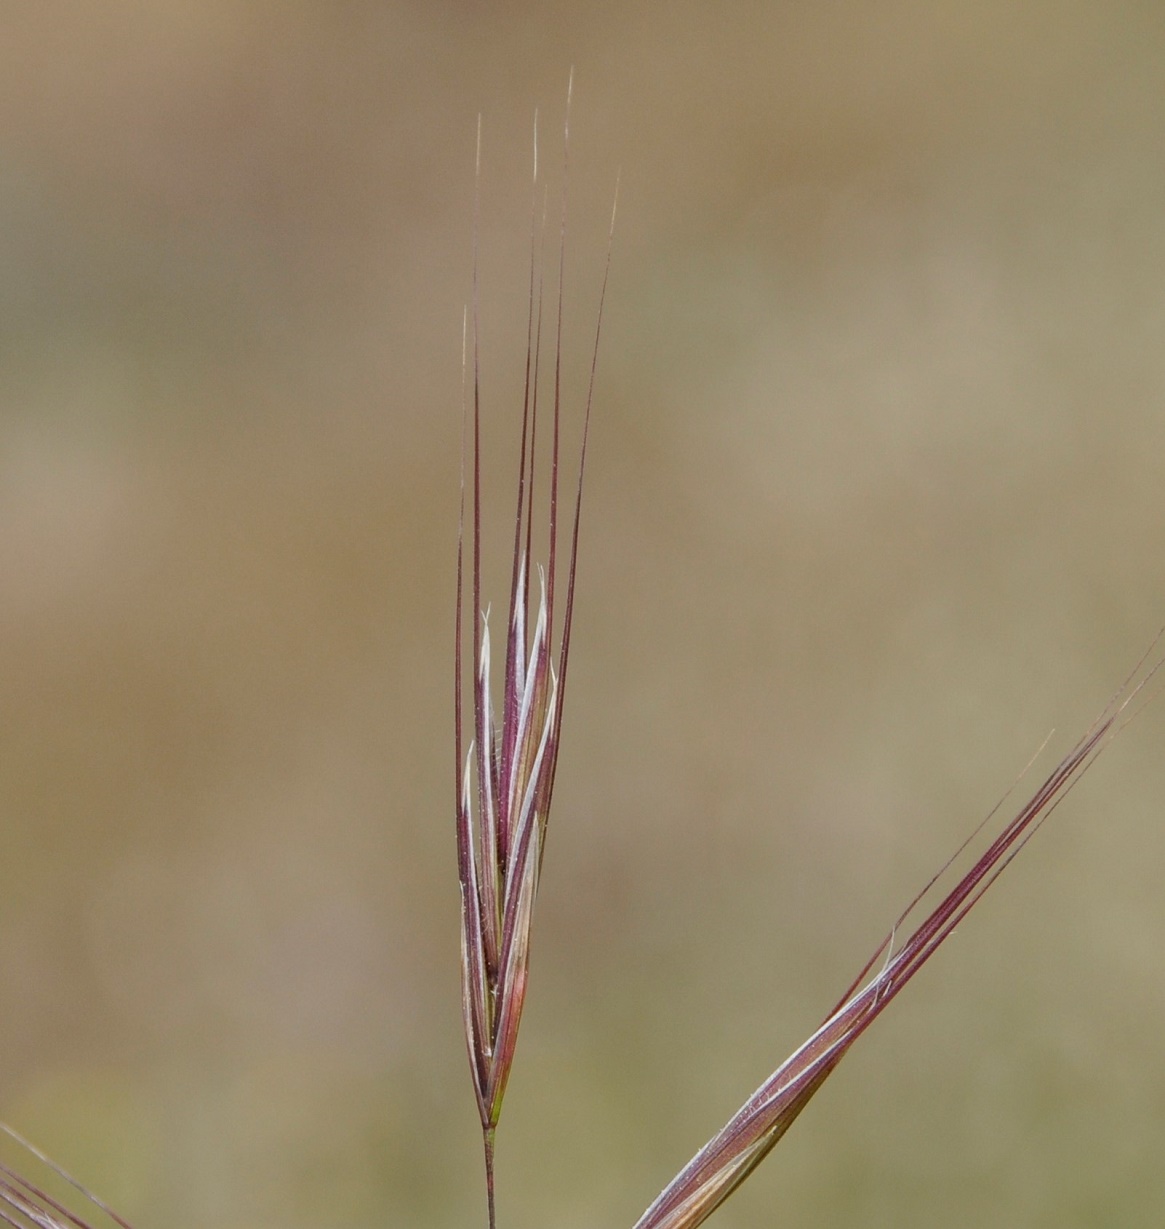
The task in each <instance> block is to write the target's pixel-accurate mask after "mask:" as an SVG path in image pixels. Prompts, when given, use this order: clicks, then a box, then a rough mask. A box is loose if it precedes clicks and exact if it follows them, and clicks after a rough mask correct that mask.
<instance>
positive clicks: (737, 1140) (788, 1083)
mask: <svg viewBox="0 0 1165 1229" xmlns="http://www.w3.org/2000/svg"><path fill="white" fill-rule="evenodd" d="M1163 635H1165V629H1162V631H1160V632H1158V634H1157V636H1156V637H1155V639H1154V641H1153V643H1152V645H1151V646H1150V648H1149V650H1148V651H1147V652H1146V654H1145V655H1144V656H1143V657H1142V659H1141V661H1140V662H1138V664H1137V666H1136V668H1135V669H1134V671H1133V672H1132V673H1131V674H1130V675H1129V677H1128V678H1127V679H1126V680H1125V683H1124V685H1123V686H1122V687H1121V688H1120V689H1119V690H1118V691H1117V692H1116V693H1115V694H1114V695H1113V697H1112V698H1111V700H1110V701H1109V703H1108V704H1107V705H1106V706H1105V708H1104V710H1103V711H1102V712H1101V714H1100V715H1099V716H1098V717H1097V719H1096V720H1095V721H1094V722H1093V724H1092V725H1091V726H1090V727H1089V729H1088V730H1087V731H1086V732H1085V734H1084V735H1083V736H1082V737H1081V738H1080V740H1079V741H1078V742H1077V743H1076V745H1075V746H1074V747H1073V748H1072V749H1071V750H1070V751H1069V752H1068V754H1067V755H1065V756H1064V758H1063V759H1062V760H1061V761H1060V762H1059V763H1058V764H1057V765H1056V767H1055V768H1054V769H1053V770H1052V772H1051V773H1050V774H1049V775H1048V776H1047V778H1046V779H1045V780H1044V781H1043V782H1042V783H1041V784H1040V786H1039V787H1038V788H1037V789H1036V790H1035V792H1034V793H1033V794H1032V796H1031V797H1030V798H1029V799H1028V800H1027V802H1026V803H1025V804H1024V805H1023V806H1022V807H1021V808H1020V809H1019V811H1018V812H1017V813H1016V814H1015V816H1014V817H1013V818H1012V819H1011V820H1010V821H1009V822H1008V823H1006V824H1005V825H1004V826H1003V827H1002V829H1001V830H1000V831H999V833H998V834H997V835H996V836H995V837H994V839H993V840H992V841H991V842H990V843H989V845H988V846H987V848H986V849H985V850H984V851H983V853H982V854H980V855H979V856H978V857H977V858H976V859H975V861H974V863H973V864H972V866H971V868H970V869H969V870H968V871H967V872H966V873H965V874H964V875H962V876H961V877H960V878H959V879H958V881H957V882H956V883H955V885H954V886H953V887H952V888H951V889H950V890H949V891H948V892H947V893H946V894H945V895H944V896H943V897H942V899H941V900H940V901H939V902H938V904H937V905H935V906H934V908H933V909H931V911H930V912H929V913H927V914H926V916H925V917H924V918H923V919H922V920H921V921H920V922H919V923H918V924H917V925H916V926H915V927H914V928H913V929H910V928H909V921H910V918H911V917H912V916H913V915H914V914H915V913H916V912H917V910H918V908H919V907H920V906H921V904H922V902H923V900H924V899H925V898H926V897H927V896H928V895H929V894H930V892H931V890H932V889H933V888H934V887H935V886H936V884H937V883H938V880H939V879H940V878H941V877H942V875H943V873H944V872H945V871H947V870H949V869H950V867H951V865H952V863H953V862H954V860H955V858H957V857H958V856H959V853H962V852H963V851H964V850H965V849H966V847H967V844H968V842H969V841H970V840H972V839H974V836H975V835H976V834H977V833H978V832H979V831H981V829H982V827H983V824H980V825H979V827H978V828H977V829H976V830H975V832H974V833H972V835H971V837H970V838H968V842H964V844H963V845H962V846H961V847H960V849H959V850H958V851H957V852H956V854H955V856H954V858H952V859H951V860H950V861H948V862H947V863H946V865H945V866H944V867H943V868H942V870H940V872H939V874H938V875H936V876H935V877H934V878H932V879H931V880H930V882H929V883H928V884H927V885H926V887H925V888H924V889H923V891H922V892H921V893H920V894H919V895H918V896H917V897H915V899H914V900H913V901H912V902H911V903H910V905H909V906H908V907H907V909H906V910H905V911H904V912H903V913H902V915H901V916H900V917H899V918H898V920H897V921H896V923H895V924H894V926H893V927H892V928H891V930H890V933H889V934H888V935H887V936H886V938H885V939H884V940H883V941H882V942H881V943H880V944H879V945H878V947H877V949H876V950H875V951H874V954H873V955H872V956H871V957H870V959H869V960H868V961H867V962H866V964H865V966H864V967H863V969H862V970H861V972H860V973H859V975H858V977H857V979H856V980H855V981H854V983H853V984H852V985H851V986H850V987H849V989H848V990H847V991H846V993H845V994H844V995H843V997H842V999H841V1001H840V1002H839V1003H838V1004H837V1006H836V1007H835V1008H834V1009H833V1011H831V1012H830V1014H829V1015H828V1016H827V1017H826V1019H825V1020H824V1021H823V1022H822V1024H821V1026H820V1027H819V1028H818V1029H817V1031H816V1032H815V1033H814V1034H813V1035H812V1036H811V1037H810V1038H809V1039H808V1041H806V1042H805V1043H804V1044H803V1045H802V1046H801V1047H800V1048H799V1049H798V1050H797V1051H796V1052H795V1053H793V1054H792V1055H791V1056H790V1057H789V1058H787V1059H786V1060H785V1061H784V1062H783V1063H782V1064H781V1066H780V1067H778V1068H777V1070H776V1071H774V1072H773V1074H772V1075H770V1076H769V1078H768V1079H767V1080H765V1082H764V1083H763V1084H762V1085H761V1086H760V1087H759V1088H758V1089H757V1090H756V1092H754V1093H753V1094H752V1096H751V1097H749V1098H748V1100H747V1101H746V1102H745V1103H744V1104H743V1105H742V1106H741V1107H740V1109H739V1110H738V1111H737V1112H736V1113H735V1114H734V1115H733V1117H732V1118H731V1119H730V1120H729V1121H728V1123H727V1124H726V1125H725V1126H724V1127H723V1128H722V1129H721V1130H720V1131H719V1132H718V1133H717V1134H716V1135H714V1136H713V1137H712V1139H710V1140H709V1141H708V1142H707V1143H706V1144H705V1145H704V1147H703V1148H701V1149H700V1151H699V1152H697V1153H696V1155H695V1156H694V1157H693V1158H692V1159H691V1161H689V1162H688V1164H687V1165H686V1166H684V1168H683V1169H682V1170H681V1171H680V1172H679V1173H678V1174H677V1175H676V1177H675V1178H674V1179H673V1180H672V1181H671V1182H670V1183H669V1184H668V1186H667V1187H666V1188H665V1189H664V1190H663V1192H662V1193H661V1194H660V1195H659V1197H658V1198H657V1199H656V1200H655V1202H654V1203H653V1204H652V1205H651V1206H650V1207H649V1208H648V1209H647V1211H646V1212H644V1214H643V1215H642V1216H641V1217H640V1219H639V1220H638V1221H637V1222H636V1224H635V1229H694V1227H695V1226H696V1225H699V1224H700V1223H701V1222H702V1221H703V1220H704V1219H705V1218H706V1217H708V1216H709V1215H711V1213H712V1212H714V1211H715V1210H716V1208H718V1207H719V1206H720V1204H721V1203H723V1202H724V1200H725V1199H727V1198H728V1196H729V1195H731V1194H732V1192H733V1191H734V1190H735V1189H736V1188H737V1187H738V1186H739V1185H740V1183H741V1182H743V1181H744V1180H745V1178H747V1177H748V1175H749V1174H750V1173H751V1172H752V1171H753V1170H754V1169H755V1168H756V1166H757V1165H759V1164H760V1162H761V1161H762V1160H764V1158H765V1156H767V1155H768V1153H769V1151H770V1150H771V1149H772V1147H773V1146H774V1145H775V1144H776V1143H777V1141H778V1140H779V1139H780V1138H781V1136H782V1135H784V1133H785V1131H787V1130H788V1128H789V1127H790V1126H791V1125H792V1123H793V1121H794V1119H795V1118H796V1117H797V1115H798V1114H799V1113H800V1112H801V1110H802V1109H804V1108H805V1106H806V1104H807V1103H808V1102H809V1100H810V1098H811V1097H812V1096H813V1094H814V1093H815V1092H816V1091H817V1089H818V1088H820V1086H821V1084H822V1083H823V1082H824V1080H825V1079H826V1077H827V1076H828V1075H829V1074H830V1072H831V1071H833V1069H834V1068H835V1067H836V1066H837V1064H838V1063H839V1062H840V1061H841V1060H842V1058H843V1057H844V1056H845V1054H846V1052H847V1051H848V1050H849V1048H850V1047H851V1046H852V1045H853V1044H854V1042H855V1041H856V1040H857V1039H858V1038H859V1037H860V1036H861V1035H862V1033H864V1032H865V1031H866V1029H867V1028H869V1026H870V1025H871V1024H872V1023H873V1022H874V1020H875V1019H877V1017H878V1016H879V1015H880V1014H881V1013H882V1011H883V1010H884V1009H885V1008H886V1007H887V1006H888V1005H889V1003H890V1002H891V1001H892V1000H893V998H894V997H895V996H896V995H897V994H898V993H899V991H901V990H902V989H903V987H905V985H906V984H907V982H909V981H910V979H911V978H912V977H913V976H914V974H915V973H917V972H918V970H919V969H921V968H922V966H923V965H924V964H925V963H926V962H927V961H928V960H929V959H930V957H931V956H932V955H934V953H935V952H936V951H937V950H938V948H939V947H940V946H941V945H942V943H943V942H944V941H945V940H946V939H947V938H948V937H949V936H950V935H951V934H952V933H953V932H954V930H955V928H956V926H958V925H959V923H960V922H961V921H962V920H963V919H964V918H965V917H966V915H967V914H968V913H969V912H970V910H971V909H973V908H974V906H975V905H976V904H977V903H978V901H979V900H980V899H981V898H982V896H983V894H984V893H985V892H986V891H987V889H988V888H990V887H991V885H992V884H993V883H994V882H995V881H996V879H998V878H999V876H1000V875H1001V874H1002V873H1003V871H1004V870H1005V869H1006V867H1007V866H1008V864H1009V863H1010V862H1011V860H1012V859H1013V858H1014V857H1015V856H1016V855H1017V854H1018V853H1019V851H1020V850H1021V849H1022V848H1023V847H1024V845H1026V844H1027V842H1028V841H1029V840H1031V838H1032V837H1033V836H1034V835H1035V833H1036V832H1037V831H1038V830H1039V828H1040V826H1041V825H1042V824H1043V823H1044V822H1045V821H1046V820H1047V818H1048V816H1049V815H1051V813H1052V812H1053V811H1054V810H1055V809H1056V807H1057V806H1058V805H1059V804H1060V803H1061V802H1062V801H1063V799H1064V797H1065V796H1066V795H1067V793H1068V792H1069V791H1070V790H1071V789H1072V788H1073V786H1074V785H1075V784H1076V783H1077V782H1078V781H1079V779H1080V777H1081V775H1082V774H1083V773H1084V772H1085V771H1086V770H1087V769H1088V768H1089V767H1090V766H1091V765H1092V764H1093V763H1094V762H1095V760H1096V758H1097V756H1099V755H1100V754H1101V753H1102V752H1103V750H1104V749H1105V747H1106V746H1107V745H1108V743H1109V742H1110V741H1111V739H1112V738H1113V736H1114V735H1115V734H1116V733H1117V732H1118V731H1119V730H1120V729H1121V728H1123V726H1124V725H1125V724H1127V722H1128V721H1129V720H1131V719H1132V717H1133V716H1134V715H1135V714H1136V712H1137V711H1139V709H1140V707H1141V706H1142V704H1143V702H1144V701H1146V700H1147V699H1148V698H1150V696H1151V695H1152V694H1155V692H1154V691H1153V690H1152V689H1148V684H1149V683H1150V681H1151V680H1152V679H1153V678H1154V677H1155V676H1156V675H1157V673H1158V671H1160V670H1161V668H1162V664H1163V661H1165V659H1162V658H1157V659H1155V660H1152V658H1153V654H1154V653H1155V652H1156V651H1157V650H1158V648H1159V646H1160V643H1161V639H1162V636H1163ZM997 811H998V808H996V809H995V811H993V812H992V815H994V814H995V813H997ZM988 819H990V816H989V817H988ZM986 822H987V821H984V823H986ZM904 931H905V933H906V935H907V937H906V938H905V939H904V940H902V941H901V943H900V945H899V939H898V936H899V934H900V933H902V932H904ZM875 967H877V969H878V971H877V972H876V973H874V974H873V976H871V972H872V971H873V970H874V969H875Z"/></svg>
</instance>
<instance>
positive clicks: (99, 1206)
mask: <svg viewBox="0 0 1165 1229" xmlns="http://www.w3.org/2000/svg"><path fill="white" fill-rule="evenodd" d="M0 1135H4V1136H6V1137H7V1138H8V1139H10V1140H12V1141H13V1142H14V1143H15V1144H16V1145H17V1146H18V1147H20V1148H21V1149H22V1150H23V1151H24V1152H27V1153H28V1154H29V1155H30V1156H32V1157H33V1158H34V1160H35V1161H37V1162H39V1163H40V1164H41V1165H42V1166H44V1167H45V1168H47V1169H49V1170H51V1171H52V1173H54V1174H55V1175H56V1176H57V1177H58V1178H60V1179H61V1180H62V1181H64V1182H65V1183H66V1184H67V1185H68V1186H70V1187H71V1188H72V1189H73V1191H75V1192H76V1193H77V1195H79V1196H80V1197H81V1198H82V1199H83V1200H85V1202H86V1203H88V1204H91V1205H92V1207H93V1208H95V1209H96V1210H97V1212H98V1213H99V1214H100V1217H99V1221H98V1222H96V1223H95V1222H93V1221H89V1220H86V1219H85V1218H84V1217H82V1216H80V1215H79V1214H78V1213H76V1212H74V1211H72V1210H71V1209H70V1208H69V1207H67V1206H66V1205H65V1204H64V1203H63V1202H61V1201H60V1200H59V1199H54V1198H53V1197H52V1196H51V1195H50V1194H48V1192H47V1191H45V1190H44V1189H42V1187H40V1186H39V1185H37V1184H35V1183H33V1182H30V1181H29V1180H28V1179H27V1178H25V1177H23V1176H21V1175H20V1174H18V1173H17V1172H16V1171H15V1170H14V1169H12V1168H11V1167H10V1166H9V1165H6V1164H3V1163H0V1225H9V1226H12V1229H99V1225H107V1224H108V1223H109V1222H110V1221H112V1222H113V1223H114V1224H115V1225H118V1226H120V1229H132V1226H131V1225H130V1224H129V1222H128V1221H125V1220H123V1219H122V1218H121V1217H120V1216H119V1215H118V1214H117V1213H116V1212H115V1211H114V1210H113V1209H112V1208H111V1207H110V1206H109V1205H108V1204H107V1203H105V1202H103V1201H102V1200H101V1199H99V1198H98V1197H97V1196H96V1195H94V1194H93V1192H92V1191H90V1190H88V1189H87V1188H86V1187H84V1186H82V1184H81V1183H80V1182H78V1181H77V1179H76V1178H74V1177H73V1176H72V1175H71V1174H69V1173H67V1172H66V1171H65V1170H64V1169H62V1168H61V1167H60V1166H59V1165H58V1164H57V1163H56V1162H55V1161H53V1160H52V1159H51V1158H49V1157H47V1156H46V1155H45V1154H44V1153H43V1152H41V1150H40V1149H39V1148H37V1147H36V1146H35V1145H34V1144H30V1143H29V1142H28V1140H27V1139H25V1138H24V1136H23V1135H20V1134H19V1133H18V1132H16V1131H14V1130H13V1129H12V1128H11V1127H9V1126H6V1125H5V1124H4V1123H2V1122H0Z"/></svg>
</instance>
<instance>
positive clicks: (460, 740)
mask: <svg viewBox="0 0 1165 1229" xmlns="http://www.w3.org/2000/svg"><path fill="white" fill-rule="evenodd" d="M569 117H570V90H569V89H568V92H567V119H566V123H565V126H564V156H563V189H562V220H561V229H560V237H559V251H558V286H557V303H556V307H555V325H554V341H553V345H554V356H553V359H554V369H553V376H552V401H551V407H550V419H551V421H550V424H549V428H550V429H549V436H550V439H549V444H548V453H549V455H548V457H543V458H541V464H543V465H547V466H548V467H549V478H548V481H547V483H546V494H545V496H544V512H542V513H539V514H538V516H539V517H541V516H542V515H544V516H545V518H546V519H545V521H544V522H543V523H544V524H545V526H546V535H547V556H546V563H545V566H542V565H539V566H538V568H537V573H538V583H537V601H536V602H535V601H534V600H533V597H532V594H531V588H532V582H531V571H532V569H533V567H534V564H533V563H532V557H533V553H534V548H535V526H536V519H535V518H536V512H535V505H536V503H537V502H539V501H538V500H537V498H536V496H537V494H538V491H537V478H538V474H539V464H540V460H539V458H540V454H539V411H540V408H541V407H540V404H539V391H540V375H541V348H542V333H543V297H544V296H543V286H544V281H543V274H542V267H543V260H542V256H541V252H542V250H543V246H544V237H545V232H546V207H545V195H543V204H542V207H541V211H539V179H538V156H537V118H536V117H535V153H534V177H533V189H532V203H531V239H530V277H529V302H528V308H527V322H526V363H525V387H524V393H523V404H522V419H521V432H520V442H519V450H518V475H517V488H518V490H517V507H516V511H515V516H514V531H513V540H514V553H513V561H512V566H511V571H510V583H509V610H508V615H507V632H506V641H505V652H504V664H503V678H502V685H501V689H500V695H501V713H500V718H499V715H498V713H497V711H496V709H495V705H494V699H493V690H492V688H491V661H492V653H491V639H490V628H489V609H488V607H484V608H483V604H482V579H481V560H482V461H481V451H482V449H481V434H482V397H481V366H480V355H479V336H480V308H479V280H478V238H477V235H478V216H479V211H480V177H481V124H480V120H479V123H478V142H477V179H478V189H477V192H476V193H475V202H474V261H473V263H474V274H473V307H472V313H471V316H472V333H473V337H472V344H471V347H470V345H469V344H468V342H467V343H465V344H463V355H466V356H467V351H468V350H469V349H470V348H471V349H472V360H471V367H472V374H471V375H470V374H469V373H468V370H467V373H466V376H465V380H464V382H465V383H466V384H469V383H470V382H471V385H472V387H471V389H467V390H466V395H465V396H464V397H463V403H464V415H465V418H466V419H470V418H471V419H472V464H471V466H470V465H468V464H467V461H466V452H467V451H468V449H467V447H466V445H467V442H468V435H469V431H468V425H466V427H465V428H463V432H462V441H463V447H462V471H461V513H460V517H459V527H458V543H457V614H456V618H455V637H456V651H455V670H456V676H455V700H454V722H455V727H456V731H455V754H456V773H457V777H456V787H457V794H456V797H457V823H456V829H457V862H458V874H459V878H460V885H461V950H462V1007H463V1015H464V1024H465V1035H466V1044H467V1047H468V1050H469V1060H470V1069H471V1073H472V1076H473V1084H474V1093H475V1096H476V1098H477V1106H478V1113H479V1116H480V1119H481V1126H482V1133H483V1141H484V1146H485V1159H486V1183H487V1197H488V1201H489V1215H490V1224H491V1225H492V1224H493V1221H494V1213H493V1138H494V1130H495V1128H496V1126H497V1123H498V1118H499V1115H500V1113H501V1105H502V1099H503V1096H504V1093H505V1088H506V1082H507V1080H508V1078H509V1074H510V1069H511V1066H512V1063H513V1057H514V1050H515V1046H516V1043H517V1035H518V1027H519V1024H520V1022H521V1016H522V1008H523V1005H524V1002H525V996H526V983H527V976H528V969H529V954H530V930H531V923H532V918H533V910H534V902H535V899H536V897H537V892H538V881H539V875H540V871H541V866H542V857H543V852H544V849H545V838H546V828H547V818H548V815H549V810H550V802H551V795H552V793H553V789H554V777H555V770H556V767H557V762H558V749H559V739H560V735H561V730H562V711H563V698H564V696H565V689H566V675H567V664H568V659H569V652H570V635H571V626H572V620H573V614H574V587H575V577H576V573H577V566H578V549H579V524H580V519H581V512H582V489H583V475H584V471H585V466H586V449H587V438H588V431H589V423H590V411H591V404H592V401H593V395H594V381H595V372H596V369H597V355H598V345H599V337H600V333H601V328H602V314H603V305H604V302H605V299H606V287H607V276H608V273H609V270H610V255H611V242H612V239H613V233H614V212H613V211H612V221H611V231H610V232H609V234H608V244H607V263H606V266H605V269H604V274H603V283H602V289H601V291H600V295H599V307H598V318H597V323H596V329H595V339H594V349H593V351H592V355H591V363H590V376H589V380H588V385H587V391H586V398H585V403H584V410H583V425H582V435H581V442H580V445H579V453H578V456H579V460H578V479H577V483H576V487H575V499H574V520H573V525H572V528H571V531H570V547H569V556H568V559H567V562H566V577H565V611H564V612H563V617H562V626H561V630H559V629H558V627H557V610H556V600H557V597H558V591H557V588H556V586H557V583H558V573H559V569H560V566H561V560H560V556H559V508H558V502H559V482H560V458H561V455H562V417H563V393H562V371H563V316H564V286H565V263H566V223H567V213H566V201H567V192H566V178H567V171H568V168H569V150H570V119H569ZM539 218H541V220H539ZM467 367H468V364H466V363H465V362H464V360H463V368H467ZM467 469H471V470H472V527H471V534H472V545H471V551H472V564H471V566H472V572H473V580H472V595H471V601H472V609H473V624H472V625H471V626H473V627H474V629H475V630H474V632H472V633H471V636H472V641H473V645H472V681H471V683H470V684H469V686H470V689H471V693H472V708H473V718H472V720H473V736H472V738H471V739H470V741H469V746H468V748H467V747H466V745H465V742H466V740H465V733H464V719H465V709H466V704H465V698H464V691H465V685H466V684H465V679H464V677H463V670H464V660H465V635H466V628H465V619H464V614H463V607H464V572H465V567H466V542H465V538H466V524H465V521H466V516H465V511H466V502H467V494H468V491H467V488H468V486H469V482H468V480H467ZM478 618H480V619H481V627H480V632H477V631H476V623H477V619H478Z"/></svg>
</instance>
